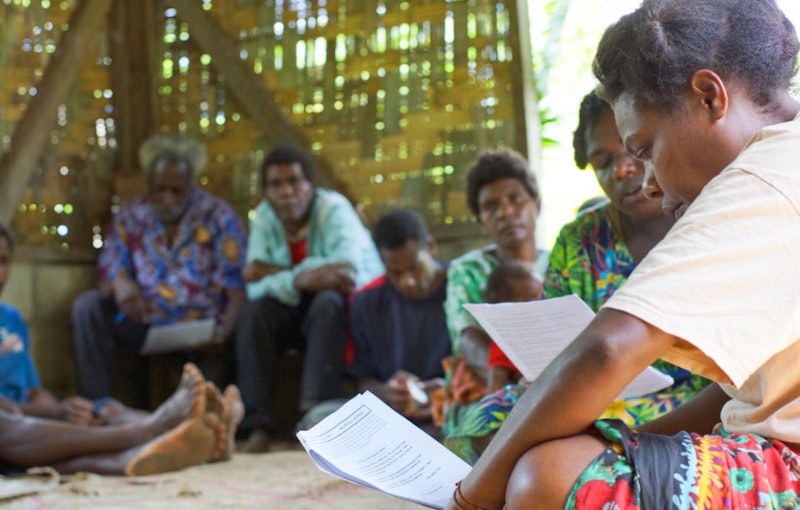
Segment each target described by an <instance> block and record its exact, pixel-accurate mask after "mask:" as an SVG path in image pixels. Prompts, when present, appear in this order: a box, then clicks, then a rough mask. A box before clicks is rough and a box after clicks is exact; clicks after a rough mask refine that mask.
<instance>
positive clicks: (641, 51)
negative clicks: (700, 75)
mask: <svg viewBox="0 0 800 510" xmlns="http://www.w3.org/2000/svg"><path fill="white" fill-rule="evenodd" d="M798 49H800V44H798V40H797V34H796V32H795V29H794V26H793V25H792V23H791V22H790V21H789V20H788V19H787V18H786V16H785V15H784V14H783V12H782V11H781V10H780V8H779V7H778V5H777V4H776V2H775V0H702V1H698V0H644V2H643V3H642V5H641V6H640V7H639V8H638V9H637V10H636V11H634V12H632V13H631V14H628V15H626V16H623V17H622V18H621V19H620V20H619V21H617V22H616V23H615V24H613V25H611V26H610V27H609V28H608V29H606V31H605V34H604V35H603V38H602V39H601V41H600V44H599V45H598V48H597V53H596V55H595V59H594V63H593V65H592V71H593V72H594V75H595V76H596V77H597V79H598V80H599V81H600V83H601V85H602V91H601V93H602V95H603V96H604V98H605V99H607V100H608V101H610V102H614V101H616V100H617V99H618V98H619V96H620V95H621V94H622V93H624V92H627V93H629V94H631V96H632V98H633V100H634V101H636V102H637V103H640V104H642V105H647V106H651V107H654V108H657V109H659V110H661V111H665V112H668V111H673V110H674V109H675V108H676V107H677V105H679V104H680V99H681V95H682V94H683V93H684V92H685V91H686V90H687V87H688V84H689V80H690V79H691V76H692V74H693V73H694V72H695V71H697V70H699V69H710V70H712V71H714V72H715V73H717V74H718V75H720V76H721V77H722V78H723V79H725V80H733V81H737V82H738V83H740V84H741V85H743V86H745V87H746V88H747V90H748V91H749V93H750V96H751V98H752V100H753V101H754V102H756V104H758V105H760V106H767V105H769V104H770V103H771V102H772V101H773V100H774V98H775V95H776V92H779V91H785V90H788V89H789V88H790V87H791V82H792V77H793V76H794V75H795V72H796V70H797V52H798Z"/></svg>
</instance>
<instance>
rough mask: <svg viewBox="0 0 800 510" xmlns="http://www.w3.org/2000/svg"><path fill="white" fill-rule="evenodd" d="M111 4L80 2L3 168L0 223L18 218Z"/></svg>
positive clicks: (106, 1) (0, 174) (96, 0)
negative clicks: (23, 199) (37, 166)
mask: <svg viewBox="0 0 800 510" xmlns="http://www.w3.org/2000/svg"><path fill="white" fill-rule="evenodd" d="M110 5H111V0H83V1H81V2H79V3H78V5H77V7H76V8H75V11H74V12H73V13H72V17H71V18H70V21H69V30H67V31H66V32H64V34H63V35H62V36H61V40H60V41H59V43H58V47H57V48H56V51H55V52H54V53H53V55H52V56H51V57H50V62H49V63H48V64H47V68H46V69H45V71H44V74H43V75H42V79H41V80H40V81H39V83H38V84H37V86H36V88H37V90H38V92H37V94H36V95H35V96H33V97H32V98H31V100H30V102H29V103H28V108H27V109H26V111H25V114H24V115H23V116H22V118H21V119H20V120H19V122H18V123H17V126H16V129H15V130H14V136H13V138H12V140H11V148H10V150H9V151H8V153H7V154H6V156H5V157H4V158H3V161H2V163H0V222H3V223H5V224H9V223H10V222H11V220H12V219H13V218H14V215H15V214H16V211H17V207H18V206H19V201H20V198H21V197H22V195H23V193H24V191H25V188H26V186H28V182H29V181H30V177H31V175H32V174H33V172H34V170H35V169H36V165H37V163H38V162H39V158H40V156H41V154H42V153H43V152H44V150H45V147H46V146H47V144H48V143H49V141H50V133H51V131H52V130H53V128H54V127H55V125H56V122H57V113H58V107H59V105H61V104H62V103H63V102H64V100H65V99H66V98H67V94H68V93H69V91H70V89H71V88H72V84H73V83H74V81H75V78H76V77H77V75H78V73H79V71H80V69H81V64H82V62H83V59H84V57H85V56H86V55H87V53H88V51H87V47H88V46H89V45H90V44H92V43H93V42H94V40H95V39H94V35H95V34H97V32H98V29H99V27H100V26H101V25H102V22H103V20H104V18H105V17H106V15H107V13H108V10H109V7H110Z"/></svg>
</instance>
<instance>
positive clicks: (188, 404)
mask: <svg viewBox="0 0 800 510" xmlns="http://www.w3.org/2000/svg"><path fill="white" fill-rule="evenodd" d="M205 410H206V392H205V380H204V379H203V375H202V374H201V373H200V370H199V369H198V368H197V367H196V366H195V365H194V364H193V363H186V364H185V365H184V366H183V375H182V376H181V382H180V383H179V384H178V388H177V389H176V390H175V393H173V394H172V396H170V397H169V398H168V399H167V400H165V401H164V403H163V404H161V405H160V406H159V407H158V409H156V410H155V411H154V412H153V413H152V414H151V415H150V416H149V417H148V421H149V422H150V423H149V425H150V427H151V430H152V431H153V436H152V437H155V436H158V435H159V434H162V433H164V432H166V431H169V430H171V429H173V428H175V427H176V426H178V424H181V423H182V422H184V421H186V420H188V419H190V418H197V417H200V416H202V415H203V414H204V413H205Z"/></svg>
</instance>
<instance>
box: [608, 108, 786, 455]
mask: <svg viewBox="0 0 800 510" xmlns="http://www.w3.org/2000/svg"><path fill="white" fill-rule="evenodd" d="M605 306H606V307H609V308H613V309H616V310H621V311H624V312H627V313H629V314H631V315H633V316H636V317H638V318H640V319H642V320H644V321H646V322H648V323H650V324H652V325H654V326H656V327H657V328H659V329H661V330H662V331H665V332H667V333H670V334H672V335H674V336H677V337H678V338H680V339H682V340H681V341H679V342H678V343H677V344H676V345H675V346H674V347H673V348H671V349H670V350H669V351H667V352H666V353H664V355H663V356H662V357H663V358H664V359H665V360H667V361H671V362H673V363H675V364H677V365H679V366H681V367H684V368H686V369H688V370H691V371H693V372H696V373H699V374H702V375H705V376H707V377H709V378H711V379H714V380H716V381H718V382H720V383H721V384H722V388H723V389H724V390H725V391H726V392H727V393H728V394H729V395H730V396H731V397H732V400H731V401H730V402H729V403H728V404H726V406H725V408H724V409H723V411H722V422H723V426H724V427H725V429H726V430H727V431H729V432H737V431H741V432H751V433H755V434H759V435H763V436H766V437H770V438H775V439H781V440H784V441H789V442H794V443H798V442H800V115H798V117H797V118H795V120H794V121H791V122H787V123H784V124H778V125H775V126H770V127H767V128H765V129H764V130H762V131H761V132H760V133H758V134H757V135H756V136H755V137H754V138H753V140H751V141H750V143H749V145H748V146H747V147H746V148H745V150H744V151H742V153H741V154H740V155H739V157H737V158H736V160H734V161H733V162H732V163H731V164H730V165H729V166H728V167H727V168H726V169H725V170H723V171H722V172H721V173H720V174H719V175H718V176H717V177H715V178H714V179H712V180H711V181H710V182H709V183H708V184H707V185H706V187H705V188H703V191H702V192H701V193H700V195H699V196H698V197H697V198H696V199H695V201H694V202H693V203H692V204H691V206H690V207H689V208H688V209H687V211H686V214H685V215H684V216H683V217H682V218H681V219H680V220H679V221H678V222H677V223H676V224H675V225H674V227H673V228H672V229H671V230H670V232H669V233H668V234H667V236H666V237H665V238H664V240H663V241H662V242H661V243H659V244H658V245H657V246H656V247H655V248H653V250H652V251H651V252H650V254H649V255H648V256H647V257H646V258H645V259H644V260H643V261H642V262H641V263H640V264H639V266H638V267H637V269H636V270H635V271H634V272H633V274H632V275H631V277H630V278H629V279H628V281H627V282H626V283H625V285H623V286H622V287H621V288H620V289H619V290H617V292H616V293H615V294H614V295H613V296H612V298H611V299H610V300H609V301H608V302H607V303H606V305H605Z"/></svg>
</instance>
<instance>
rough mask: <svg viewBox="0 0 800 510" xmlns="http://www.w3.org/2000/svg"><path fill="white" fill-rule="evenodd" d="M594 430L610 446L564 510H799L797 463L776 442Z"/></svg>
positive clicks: (606, 425)
mask: <svg viewBox="0 0 800 510" xmlns="http://www.w3.org/2000/svg"><path fill="white" fill-rule="evenodd" d="M595 429H596V431H597V432H599V433H600V434H601V435H602V436H603V437H604V438H605V439H606V440H608V441H610V442H611V445H610V446H609V447H608V448H607V449H606V451H605V452H604V453H603V454H601V455H600V456H599V457H597V459H595V460H594V462H592V464H590V465H589V467H588V468H586V470H585V471H584V472H583V474H582V475H581V476H580V478H579V479H578V481H577V482H576V483H575V486H574V487H573V488H572V491H571V492H570V495H569V498H568V500H567V505H566V507H565V508H566V509H568V510H572V509H575V510H628V509H630V510H638V509H647V510H668V509H675V510H689V509H691V510H695V509H700V510H712V509H732V510H738V509H764V510H766V509H795V508H798V507H800V496H798V495H799V494H800V455H798V453H797V452H795V451H793V450H791V449H789V448H788V447H787V446H786V445H784V444H783V443H781V442H780V441H774V440H768V439H764V438H762V437H759V436H756V435H753V434H744V433H735V434H728V433H726V432H724V431H723V430H721V429H718V430H717V431H715V432H714V433H713V434H711V435H707V436H701V435H698V434H690V433H686V432H681V433H679V434H676V435H674V436H662V435H657V434H638V433H636V432H633V431H631V430H630V429H629V428H628V427H627V426H626V425H625V424H624V423H622V422H621V421H619V420H601V421H598V422H596V423H595Z"/></svg>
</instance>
